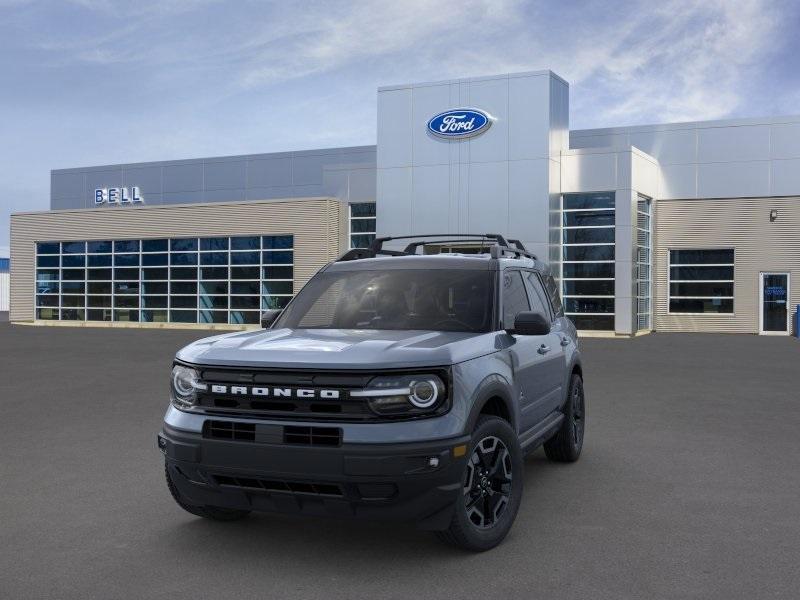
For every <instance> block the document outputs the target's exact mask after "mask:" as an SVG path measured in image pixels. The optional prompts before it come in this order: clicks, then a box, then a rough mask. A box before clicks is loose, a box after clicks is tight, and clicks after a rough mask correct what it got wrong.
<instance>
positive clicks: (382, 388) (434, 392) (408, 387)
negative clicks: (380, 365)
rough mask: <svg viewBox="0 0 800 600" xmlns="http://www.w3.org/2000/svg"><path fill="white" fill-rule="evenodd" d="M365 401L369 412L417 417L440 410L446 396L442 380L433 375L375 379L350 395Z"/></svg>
mask: <svg viewBox="0 0 800 600" xmlns="http://www.w3.org/2000/svg"><path fill="white" fill-rule="evenodd" d="M350 396H351V397H353V398H366V399H367V403H368V404H369V407H370V409H372V411H373V412H375V413H377V414H379V415H382V416H387V417H388V416H416V415H424V414H430V413H434V412H436V411H437V410H439V409H441V408H442V407H443V406H444V404H445V402H446V400H447V393H446V388H445V385H444V382H443V381H442V379H441V377H439V376H437V375H433V374H427V373H426V374H419V375H388V376H382V377H376V378H375V379H373V380H372V381H370V382H369V385H368V386H367V387H366V388H364V389H363V390H355V391H352V392H350Z"/></svg>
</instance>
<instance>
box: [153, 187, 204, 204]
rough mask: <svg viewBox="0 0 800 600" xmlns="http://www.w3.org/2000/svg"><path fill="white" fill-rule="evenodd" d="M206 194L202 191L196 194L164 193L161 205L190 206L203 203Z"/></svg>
mask: <svg viewBox="0 0 800 600" xmlns="http://www.w3.org/2000/svg"><path fill="white" fill-rule="evenodd" d="M204 200H205V194H203V192H202V191H200V190H198V191H194V192H164V193H163V194H162V195H161V204H189V203H192V202H203V201H204Z"/></svg>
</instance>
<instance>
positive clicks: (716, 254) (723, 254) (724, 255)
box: [669, 248, 733, 265]
mask: <svg viewBox="0 0 800 600" xmlns="http://www.w3.org/2000/svg"><path fill="white" fill-rule="evenodd" d="M669 262H670V264H673V265H704V264H717V265H719V264H731V265H732V264H733V248H725V249H719V250H670V251H669Z"/></svg>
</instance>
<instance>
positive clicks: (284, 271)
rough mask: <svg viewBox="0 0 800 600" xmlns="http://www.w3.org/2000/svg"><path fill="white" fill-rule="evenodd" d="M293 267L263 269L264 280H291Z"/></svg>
mask: <svg viewBox="0 0 800 600" xmlns="http://www.w3.org/2000/svg"><path fill="white" fill-rule="evenodd" d="M293 277H294V267H264V279H292V278H293Z"/></svg>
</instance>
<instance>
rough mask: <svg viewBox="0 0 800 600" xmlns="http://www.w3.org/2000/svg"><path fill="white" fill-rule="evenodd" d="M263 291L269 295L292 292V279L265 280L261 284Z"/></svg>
mask: <svg viewBox="0 0 800 600" xmlns="http://www.w3.org/2000/svg"><path fill="white" fill-rule="evenodd" d="M261 293H262V294H265V295H267V296H270V295H272V294H291V293H292V282H291V281H265V282H264V284H263V285H262V286H261Z"/></svg>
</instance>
